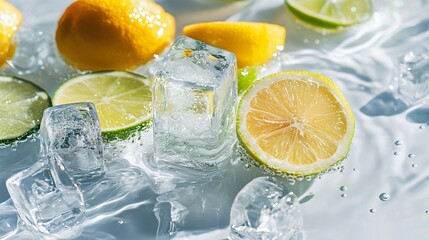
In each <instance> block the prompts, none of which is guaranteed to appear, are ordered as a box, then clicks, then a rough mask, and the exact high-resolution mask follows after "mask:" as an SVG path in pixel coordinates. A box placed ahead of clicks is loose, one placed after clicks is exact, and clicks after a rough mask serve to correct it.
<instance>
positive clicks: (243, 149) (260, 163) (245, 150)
mask: <svg viewBox="0 0 429 240" xmlns="http://www.w3.org/2000/svg"><path fill="white" fill-rule="evenodd" d="M299 73H304V74H306V73H308V72H306V71H285V72H279V73H274V74H271V75H268V76H266V77H263V78H261V79H258V80H256V81H255V82H253V84H252V85H251V86H250V87H249V88H248V89H247V91H245V92H244V94H243V96H242V97H241V99H240V102H239V104H238V108H237V116H236V132H237V138H238V144H239V147H238V148H239V152H240V155H241V156H242V157H244V158H245V159H244V160H245V161H249V162H250V163H251V164H252V165H254V166H256V167H259V168H261V169H262V170H263V171H265V172H267V173H270V174H272V175H277V176H281V177H284V178H293V179H301V178H308V177H309V178H313V177H319V176H321V175H323V174H324V173H326V172H329V171H330V170H331V169H333V168H335V166H338V165H339V164H341V162H342V161H343V160H344V159H346V158H347V156H348V151H346V152H345V153H344V154H343V155H341V156H339V157H338V158H337V159H336V160H335V161H334V162H333V163H331V164H329V165H325V166H323V167H322V168H318V169H316V170H314V171H312V172H302V171H300V172H298V171H289V170H286V169H280V168H278V167H275V166H270V165H269V164H267V163H266V162H265V161H264V160H263V159H261V158H260V157H258V155H257V154H256V153H255V151H254V150H252V149H251V148H250V146H249V145H250V144H248V143H247V142H246V140H245V137H244V135H243V134H242V133H241V131H240V128H241V117H240V113H241V108H242V102H243V100H244V99H246V97H247V95H248V94H249V92H250V90H251V89H252V88H253V87H255V86H257V85H258V84H259V83H261V82H263V81H265V80H267V79H269V78H271V77H273V76H275V75H281V74H299ZM319 76H321V75H319ZM323 80H324V81H325V83H326V84H327V85H328V86H330V87H331V88H332V90H333V91H334V92H335V94H336V96H337V97H338V99H339V100H340V101H341V102H342V103H343V104H344V110H345V111H346V112H347V114H348V116H350V120H351V121H350V122H351V123H352V124H353V125H352V126H351V128H352V129H351V132H350V134H349V135H348V137H349V141H348V142H347V149H350V147H351V144H352V140H353V137H354V134H355V117H354V114H353V112H352V111H351V108H350V106H349V104H348V102H347V100H346V99H345V97H344V96H343V94H342V93H341V90H340V89H339V88H338V86H337V85H336V84H335V83H334V82H333V81H332V80H330V79H329V78H326V77H323Z"/></svg>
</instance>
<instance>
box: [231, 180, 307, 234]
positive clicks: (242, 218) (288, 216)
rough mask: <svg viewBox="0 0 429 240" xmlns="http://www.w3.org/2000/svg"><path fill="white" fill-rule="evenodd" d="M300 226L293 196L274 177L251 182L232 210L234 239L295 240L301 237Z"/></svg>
mask: <svg viewBox="0 0 429 240" xmlns="http://www.w3.org/2000/svg"><path fill="white" fill-rule="evenodd" d="M302 225H303V217H302V214H301V211H300V208H299V203H298V201H297V197H296V195H295V194H294V193H293V192H291V191H290V190H289V189H288V188H287V186H285V185H284V184H283V183H282V182H280V181H279V180H277V179H276V178H273V177H259V178H256V179H254V180H252V181H251V182H250V183H248V184H247V185H246V186H244V187H243V189H242V190H241V191H240V192H239V193H238V194H237V196H236V197H235V200H234V202H233V204H232V207H231V220H230V230H231V232H230V237H231V239H233V240H235V239H247V240H249V239H250V240H298V239H302V237H303V235H302Z"/></svg>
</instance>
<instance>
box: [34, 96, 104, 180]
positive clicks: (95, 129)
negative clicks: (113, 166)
mask: <svg viewBox="0 0 429 240" xmlns="http://www.w3.org/2000/svg"><path fill="white" fill-rule="evenodd" d="M40 142H41V151H42V155H46V154H50V153H56V154H58V155H60V157H61V158H62V159H63V161H64V165H65V166H66V168H67V171H68V172H69V173H70V174H71V175H72V176H73V178H75V180H76V181H78V182H81V181H83V180H85V179H90V178H94V177H97V176H101V175H103V174H104V173H105V166H104V159H103V143H102V139H101V130H100V122H99V120H98V115H97V111H96V110H95V107H94V105H93V104H92V103H73V104H65V105H59V106H55V107H50V108H47V109H46V110H45V111H44V113H43V119H42V124H41V126H40Z"/></svg>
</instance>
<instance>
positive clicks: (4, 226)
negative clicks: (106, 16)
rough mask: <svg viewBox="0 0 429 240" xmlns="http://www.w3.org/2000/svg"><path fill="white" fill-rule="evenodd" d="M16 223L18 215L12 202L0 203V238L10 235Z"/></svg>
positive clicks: (14, 229)
mask: <svg viewBox="0 0 429 240" xmlns="http://www.w3.org/2000/svg"><path fill="white" fill-rule="evenodd" d="M17 225H18V216H17V212H16V209H15V208H14V207H13V204H7V202H6V204H5V203H2V204H0V239H3V237H7V236H10V235H12V234H13V233H14V232H15V231H16V227H17Z"/></svg>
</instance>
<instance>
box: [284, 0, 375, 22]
mask: <svg viewBox="0 0 429 240" xmlns="http://www.w3.org/2000/svg"><path fill="white" fill-rule="evenodd" d="M286 6H288V8H289V10H290V11H291V12H292V13H293V14H294V15H295V16H296V17H297V18H299V19H300V20H302V21H303V22H305V23H308V24H310V25H313V26H317V27H322V28H327V29H335V28H339V27H347V26H350V25H353V24H357V23H361V22H364V21H366V20H368V19H369V18H370V17H371V15H372V4H371V1H370V0H286Z"/></svg>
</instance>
